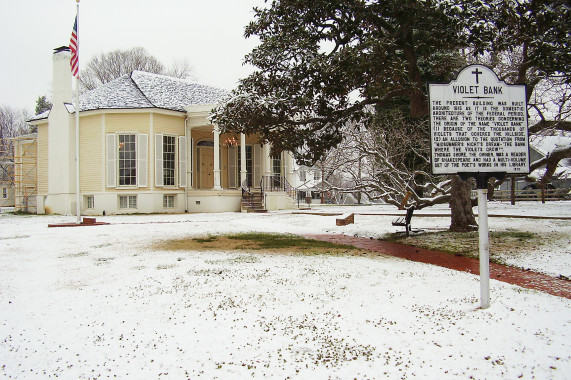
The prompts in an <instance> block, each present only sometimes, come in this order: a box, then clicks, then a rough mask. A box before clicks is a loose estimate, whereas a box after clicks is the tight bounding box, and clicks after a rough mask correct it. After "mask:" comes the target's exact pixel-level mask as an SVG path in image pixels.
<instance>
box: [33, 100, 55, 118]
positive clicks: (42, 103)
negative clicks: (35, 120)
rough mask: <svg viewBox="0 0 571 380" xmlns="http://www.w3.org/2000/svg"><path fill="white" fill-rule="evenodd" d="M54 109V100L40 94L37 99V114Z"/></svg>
mask: <svg viewBox="0 0 571 380" xmlns="http://www.w3.org/2000/svg"><path fill="white" fill-rule="evenodd" d="M51 109H52V102H50V101H49V100H48V98H47V97H46V96H45V95H42V96H38V99H37V100H36V115H39V114H41V113H43V112H45V111H48V110H51Z"/></svg>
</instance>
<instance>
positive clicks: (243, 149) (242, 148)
mask: <svg viewBox="0 0 571 380" xmlns="http://www.w3.org/2000/svg"><path fill="white" fill-rule="evenodd" d="M240 157H241V158H242V159H241V162H240V186H242V184H243V183H244V181H246V179H247V178H248V172H247V170H246V135H245V134H244V133H240Z"/></svg>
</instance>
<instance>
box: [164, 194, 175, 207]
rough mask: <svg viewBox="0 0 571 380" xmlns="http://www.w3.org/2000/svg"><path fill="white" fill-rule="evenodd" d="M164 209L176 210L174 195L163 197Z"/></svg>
mask: <svg viewBox="0 0 571 380" xmlns="http://www.w3.org/2000/svg"><path fill="white" fill-rule="evenodd" d="M163 207H164V208H174V195H163Z"/></svg>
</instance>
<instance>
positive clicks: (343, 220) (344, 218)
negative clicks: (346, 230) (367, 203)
mask: <svg viewBox="0 0 571 380" xmlns="http://www.w3.org/2000/svg"><path fill="white" fill-rule="evenodd" d="M353 223H355V214H353V213H346V214H343V215H341V216H340V217H339V218H337V219H335V224H336V225H338V226H346V225H348V224H353Z"/></svg>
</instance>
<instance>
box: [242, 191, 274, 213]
mask: <svg viewBox="0 0 571 380" xmlns="http://www.w3.org/2000/svg"><path fill="white" fill-rule="evenodd" d="M241 208H242V211H246V212H258V213H262V212H268V210H266V208H265V207H264V200H263V198H262V194H261V193H258V192H256V193H253V194H252V196H250V197H248V199H244V198H242V202H241Z"/></svg>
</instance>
